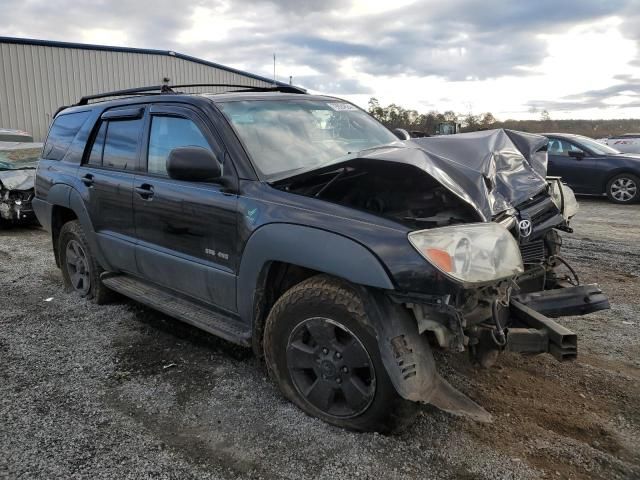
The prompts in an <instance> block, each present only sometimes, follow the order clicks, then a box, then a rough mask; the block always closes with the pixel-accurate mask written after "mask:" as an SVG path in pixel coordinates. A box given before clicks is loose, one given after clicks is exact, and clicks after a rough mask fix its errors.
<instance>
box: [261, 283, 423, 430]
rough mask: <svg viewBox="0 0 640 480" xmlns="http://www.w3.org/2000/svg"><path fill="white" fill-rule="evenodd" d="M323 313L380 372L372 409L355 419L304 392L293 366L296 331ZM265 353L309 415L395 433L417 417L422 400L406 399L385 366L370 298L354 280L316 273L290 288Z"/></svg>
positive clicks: (272, 320) (268, 327)
mask: <svg viewBox="0 0 640 480" xmlns="http://www.w3.org/2000/svg"><path fill="white" fill-rule="evenodd" d="M317 317H323V318H326V319H330V320H332V321H333V322H335V323H337V324H338V325H339V326H340V325H341V326H343V327H346V328H347V329H348V330H349V332H350V333H351V334H353V336H354V337H356V339H357V340H358V341H359V342H360V344H361V345H363V346H364V348H365V349H366V351H367V353H368V354H369V358H370V359H371V363H372V368H373V370H374V372H375V394H373V396H372V400H371V402H370V404H369V405H368V406H367V407H366V410H364V411H362V412H360V413H358V414H357V416H352V417H349V418H344V417H339V416H334V415H329V414H327V413H326V412H323V411H321V410H320V409H318V408H316V407H315V406H314V405H312V404H311V403H310V402H309V401H308V400H307V399H306V398H305V397H304V396H303V395H302V394H301V393H299V392H298V389H297V388H296V386H295V384H294V381H293V380H292V377H291V374H290V371H289V368H288V366H287V347H288V344H289V338H290V336H291V335H292V332H294V331H295V329H296V327H298V326H299V325H300V324H302V323H304V322H305V321H308V319H310V318H317ZM263 346H264V354H265V361H266V364H267V368H268V371H269V376H270V378H271V379H272V380H273V381H274V382H275V383H276V384H277V385H278V386H279V387H280V390H281V391H282V393H283V394H284V396H285V397H286V398H288V399H289V400H290V401H291V402H293V403H294V404H296V405H297V406H298V407H300V408H301V409H302V410H303V411H304V412H306V413H307V414H309V415H311V416H314V417H318V418H320V419H322V420H324V421H325V422H327V423H330V424H332V425H336V426H338V427H342V428H346V429H350V430H356V431H366V432H370V431H377V432H380V433H394V432H398V431H401V430H402V429H404V428H405V427H406V426H408V425H409V424H411V423H412V422H413V420H414V419H415V417H416V415H417V413H418V411H419V408H420V407H419V405H418V404H416V403H414V402H411V401H408V400H405V399H403V398H401V397H400V396H399V395H398V393H397V392H396V390H395V388H394V387H393V385H392V383H391V380H390V378H389V376H388V375H387V372H386V370H385V367H384V365H383V363H382V359H381V357H380V352H379V349H378V342H377V340H376V338H375V334H374V332H373V330H372V327H371V322H369V321H368V318H367V314H366V312H365V306H364V301H363V298H362V296H361V295H360V293H359V292H358V291H357V289H356V288H354V286H353V285H351V284H349V283H348V282H346V281H343V280H340V279H336V278H333V277H330V276H327V275H318V276H314V277H311V278H309V279H307V280H305V281H303V282H301V283H299V284H297V285H295V286H293V287H292V288H291V289H290V290H288V291H287V292H286V293H285V294H284V295H282V297H280V298H279V299H278V301H277V302H276V304H275V305H274V306H273V308H272V309H271V311H270V313H269V316H268V317H267V320H266V323H265V331H264V340H263Z"/></svg>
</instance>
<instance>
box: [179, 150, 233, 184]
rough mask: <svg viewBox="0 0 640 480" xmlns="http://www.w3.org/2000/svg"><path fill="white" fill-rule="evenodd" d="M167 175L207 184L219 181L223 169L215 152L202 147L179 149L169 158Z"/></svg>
mask: <svg viewBox="0 0 640 480" xmlns="http://www.w3.org/2000/svg"><path fill="white" fill-rule="evenodd" d="M167 173H168V174H169V177H171V178H173V179H176V180H188V181H191V182H205V181H208V180H209V181H211V180H216V179H219V178H220V177H221V176H222V167H221V165H220V163H219V162H218V159H217V158H216V156H215V155H214V154H213V152H212V151H211V150H209V149H207V148H202V147H178V148H174V149H173V150H171V152H170V153H169V157H168V158H167Z"/></svg>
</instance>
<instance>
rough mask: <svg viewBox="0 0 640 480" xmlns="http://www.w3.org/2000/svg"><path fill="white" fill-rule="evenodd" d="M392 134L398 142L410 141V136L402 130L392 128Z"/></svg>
mask: <svg viewBox="0 0 640 480" xmlns="http://www.w3.org/2000/svg"><path fill="white" fill-rule="evenodd" d="M393 134H394V135H395V136H396V137H398V138H399V139H400V140H411V135H409V132H407V131H406V130H405V129H404V128H394V129H393Z"/></svg>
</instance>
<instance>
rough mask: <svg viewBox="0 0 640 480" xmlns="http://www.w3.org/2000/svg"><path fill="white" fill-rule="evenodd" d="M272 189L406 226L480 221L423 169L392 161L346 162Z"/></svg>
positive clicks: (469, 208) (415, 226) (437, 225)
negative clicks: (318, 200) (317, 199)
mask: <svg viewBox="0 0 640 480" xmlns="http://www.w3.org/2000/svg"><path fill="white" fill-rule="evenodd" d="M274 186H275V187H276V188H280V189H282V190H286V191H289V192H292V193H297V194H300V195H306V196H309V197H316V198H320V199H322V200H326V201H330V202H333V203H338V204H340V205H344V206H348V207H351V208H356V209H359V210H364V211H366V212H369V213H372V214H375V215H379V216H381V217H385V218H388V219H391V220H394V221H397V222H399V223H401V224H403V225H406V226H407V227H410V228H417V229H420V228H423V229H426V228H434V227H441V226H446V225H454V224H458V223H469V222H477V221H481V219H480V218H479V216H478V214H477V213H476V212H475V211H474V210H473V209H472V208H471V207H470V206H468V205H467V204H465V203H464V202H463V201H462V200H460V199H459V198H457V197H456V196H455V195H453V194H452V193H451V192H450V191H448V190H447V189H446V188H445V187H444V186H442V185H441V184H440V183H439V182H437V181H436V180H434V179H433V178H431V177H430V176H429V175H428V174H427V173H425V172H424V171H421V170H419V169H417V168H415V167H413V166H411V165H401V164H400V165H399V164H397V163H390V162H350V164H349V165H348V166H342V167H335V168H332V169H330V170H328V171H324V172H314V173H313V174H310V175H306V176H301V177H295V178H292V179H288V180H286V181H285V182H278V183H277V184H275V185H274Z"/></svg>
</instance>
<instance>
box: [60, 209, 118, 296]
mask: <svg viewBox="0 0 640 480" xmlns="http://www.w3.org/2000/svg"><path fill="white" fill-rule="evenodd" d="M58 258H59V259H60V267H61V269H62V278H63V280H64V284H65V286H66V287H67V289H68V290H70V291H74V292H76V293H78V294H79V295H80V296H81V297H85V298H88V299H90V300H92V301H93V302H95V303H97V304H99V305H100V304H103V303H107V302H108V301H109V300H110V299H111V297H112V295H113V292H112V291H111V290H109V289H108V288H107V287H106V286H104V285H103V284H102V282H101V281H100V274H101V273H102V272H103V270H102V269H101V268H100V266H99V265H98V264H97V262H96V260H95V258H94V257H93V255H92V254H91V250H90V249H89V244H88V242H87V239H86V237H85V235H84V232H83V231H82V227H81V226H80V223H79V222H78V221H77V220H74V221H71V222H67V223H65V224H64V225H63V226H62V228H61V229H60V236H59V240H58Z"/></svg>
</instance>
